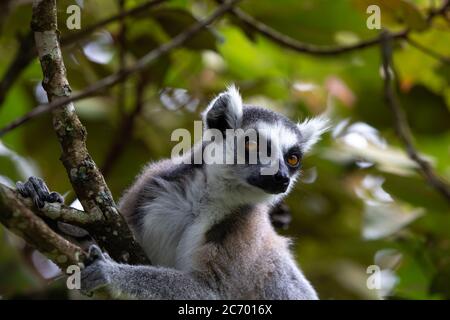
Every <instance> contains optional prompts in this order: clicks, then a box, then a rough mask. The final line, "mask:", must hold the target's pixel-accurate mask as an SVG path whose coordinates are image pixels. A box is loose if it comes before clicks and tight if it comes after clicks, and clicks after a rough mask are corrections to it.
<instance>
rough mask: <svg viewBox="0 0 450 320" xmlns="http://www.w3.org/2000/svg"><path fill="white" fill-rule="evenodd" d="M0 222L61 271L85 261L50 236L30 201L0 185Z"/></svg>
mask: <svg viewBox="0 0 450 320" xmlns="http://www.w3.org/2000/svg"><path fill="white" fill-rule="evenodd" d="M0 222H1V223H2V224H3V225H5V226H6V227H7V228H8V229H9V230H10V231H11V232H13V233H14V234H16V235H17V236H19V237H21V238H23V239H24V240H25V241H26V242H27V243H28V244H30V245H31V246H32V247H33V248H35V249H37V250H39V252H41V253H42V254H44V255H45V256H47V257H48V258H49V259H51V260H52V261H53V262H54V263H56V264H57V265H58V266H59V267H60V268H61V269H62V270H65V268H67V267H68V266H69V265H74V264H79V263H81V262H82V261H83V259H84V258H85V254H84V252H83V251H82V250H81V248H80V247H78V246H76V245H74V244H73V243H71V242H69V241H67V240H66V239H64V238H63V237H61V236H60V235H58V234H57V233H56V232H54V231H53V230H52V229H51V228H50V227H49V226H48V225H47V224H46V223H45V222H44V221H43V220H42V219H41V218H40V217H38V216H37V210H36V209H35V208H34V207H33V205H32V203H31V201H26V200H25V201H24V199H23V198H22V197H20V196H19V195H18V193H17V192H16V191H14V190H12V189H10V188H8V187H6V186H4V185H2V184H0Z"/></svg>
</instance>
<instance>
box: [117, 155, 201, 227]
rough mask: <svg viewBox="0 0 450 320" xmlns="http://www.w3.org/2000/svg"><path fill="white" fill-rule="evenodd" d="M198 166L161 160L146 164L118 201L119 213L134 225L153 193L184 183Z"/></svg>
mask: <svg viewBox="0 0 450 320" xmlns="http://www.w3.org/2000/svg"><path fill="white" fill-rule="evenodd" d="M197 167H198V166H196V165H191V164H184V163H175V162H174V161H173V160H172V159H163V160H160V161H157V162H151V163H148V164H147V165H146V166H144V168H143V169H142V170H141V172H140V173H139V174H138V175H137V177H136V179H135V182H134V183H133V185H132V186H131V187H130V188H129V189H127V190H126V191H125V192H124V194H123V196H122V198H121V199H120V201H119V208H120V212H121V213H122V214H123V216H124V217H125V219H126V220H127V221H128V222H129V223H130V224H131V225H134V224H135V223H136V222H137V221H135V220H136V219H139V217H137V216H136V215H138V214H139V212H140V210H138V209H139V207H140V205H141V204H142V202H148V201H151V200H152V198H154V196H155V194H154V191H155V190H157V189H160V190H163V189H164V188H167V185H168V184H171V185H173V186H175V184H179V183H184V182H185V181H186V180H189V178H190V177H192V175H193V174H194V173H195V171H196V169H197Z"/></svg>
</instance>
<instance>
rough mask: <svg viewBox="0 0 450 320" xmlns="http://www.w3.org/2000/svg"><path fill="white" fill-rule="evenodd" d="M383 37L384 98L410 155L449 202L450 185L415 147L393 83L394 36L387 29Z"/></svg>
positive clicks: (430, 183)
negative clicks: (392, 44) (392, 43)
mask: <svg viewBox="0 0 450 320" xmlns="http://www.w3.org/2000/svg"><path fill="white" fill-rule="evenodd" d="M381 37H382V39H383V41H382V42H381V54H382V61H383V76H384V99H385V102H386V105H387V106H388V107H389V108H390V110H391V112H392V114H393V116H394V120H395V129H396V132H397V136H398V137H399V139H400V141H401V142H402V143H403V145H404V146H405V148H406V152H407V153H408V156H409V157H410V158H411V160H413V161H414V162H416V163H417V165H418V166H419V169H420V170H419V171H420V172H421V174H422V175H423V176H424V177H425V179H426V180H427V182H428V184H429V185H430V186H431V187H433V188H434V189H436V190H437V191H438V192H439V193H440V194H442V196H443V197H444V198H445V199H446V200H447V201H448V202H450V185H449V184H448V183H447V182H446V181H444V180H443V179H442V178H441V177H439V176H438V175H437V174H436V173H435V172H434V170H433V168H432V166H431V164H430V163H429V162H428V161H427V160H425V159H424V158H422V156H420V154H419V152H418V151H417V150H416V148H415V147H414V142H413V140H414V139H413V135H412V133H411V129H410V127H409V124H408V120H407V118H406V114H405V113H404V111H403V109H402V107H401V105H400V103H399V101H398V100H397V98H396V96H395V92H394V89H393V86H392V84H391V78H392V75H391V73H393V70H394V66H393V63H392V47H391V40H392V36H391V35H390V34H389V33H388V32H387V31H384V32H383V33H382V34H381Z"/></svg>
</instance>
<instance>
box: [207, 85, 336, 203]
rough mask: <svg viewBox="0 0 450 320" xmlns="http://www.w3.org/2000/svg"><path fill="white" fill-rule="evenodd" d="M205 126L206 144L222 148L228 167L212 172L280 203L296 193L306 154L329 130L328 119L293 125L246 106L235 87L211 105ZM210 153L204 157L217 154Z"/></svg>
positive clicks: (240, 187)
mask: <svg viewBox="0 0 450 320" xmlns="http://www.w3.org/2000/svg"><path fill="white" fill-rule="evenodd" d="M203 121H204V127H205V129H208V130H206V131H205V134H204V136H203V140H204V141H205V140H207V141H214V142H212V143H209V145H210V146H213V145H215V146H216V147H217V146H218V145H219V146H222V147H220V148H218V149H219V150H220V149H222V150H224V153H223V154H222V157H220V158H221V159H224V162H222V165H216V164H213V169H212V170H213V171H214V172H216V174H217V175H219V178H220V179H223V180H224V181H226V183H228V185H229V187H231V188H233V187H236V189H237V190H243V189H244V190H245V191H246V192H251V193H254V194H255V195H258V194H259V195H263V194H264V195H266V196H267V195H271V196H273V195H276V196H275V197H277V198H278V197H279V196H283V195H285V194H287V193H288V192H289V190H290V189H291V188H292V186H293V185H294V183H295V180H296V179H297V177H298V175H299V172H300V168H301V165H302V158H303V155H304V154H305V153H307V152H308V151H309V150H310V149H311V147H312V146H313V145H314V144H315V143H316V142H317V141H318V140H319V139H320V136H321V134H322V133H323V132H325V131H326V130H327V128H328V121H327V119H326V118H324V117H317V118H313V119H309V120H306V121H304V122H301V123H294V122H292V121H290V120H289V119H288V118H286V117H285V116H283V115H281V114H279V113H276V112H273V111H270V110H268V109H264V108H260V107H256V106H250V105H243V103H242V98H241V96H240V94H239V92H238V90H237V89H236V88H235V87H234V86H231V87H229V88H228V90H227V91H225V92H223V93H221V94H220V95H219V96H217V97H216V98H215V99H214V100H213V101H212V102H211V103H210V104H209V106H208V108H207V109H206V110H205V112H204V113H203ZM211 136H213V137H214V138H211ZM218 137H219V138H220V137H221V139H217V138H218ZM206 145H208V144H206ZM207 148H208V147H205V150H204V156H205V157H206V158H208V155H209V157H210V156H211V154H212V153H214V152H215V153H217V148H216V151H213V152H210V150H207ZM215 156H217V154H216V155H215ZM206 160H208V159H206ZM209 160H211V159H209ZM210 163H211V161H210ZM217 163H220V160H219V161H218V162H217ZM223 163H225V164H223Z"/></svg>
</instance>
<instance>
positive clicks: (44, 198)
mask: <svg viewBox="0 0 450 320" xmlns="http://www.w3.org/2000/svg"><path fill="white" fill-rule="evenodd" d="M16 188H17V191H18V192H19V193H20V194H21V196H22V197H24V198H31V199H32V200H33V202H34V205H35V206H36V207H37V208H39V209H41V208H43V207H44V205H45V202H51V203H52V202H59V203H64V199H63V197H62V196H61V195H60V194H59V193H57V192H50V190H49V189H48V187H47V185H46V184H45V182H44V181H43V180H42V179H40V178H36V177H30V178H28V180H27V182H25V183H22V182H20V181H19V182H17V183H16Z"/></svg>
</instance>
